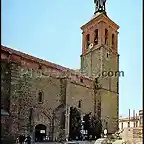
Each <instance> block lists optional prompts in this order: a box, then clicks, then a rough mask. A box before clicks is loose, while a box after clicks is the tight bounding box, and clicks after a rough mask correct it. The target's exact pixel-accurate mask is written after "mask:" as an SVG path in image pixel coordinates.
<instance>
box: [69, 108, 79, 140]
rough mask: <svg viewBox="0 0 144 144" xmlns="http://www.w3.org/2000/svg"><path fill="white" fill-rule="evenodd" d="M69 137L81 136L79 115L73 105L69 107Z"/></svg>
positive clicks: (72, 138)
mask: <svg viewBox="0 0 144 144" xmlns="http://www.w3.org/2000/svg"><path fill="white" fill-rule="evenodd" d="M69 137H70V139H71V140H76V137H78V139H80V137H81V115H80V112H79V111H78V110H77V108H75V107H71V108H70V132H69Z"/></svg>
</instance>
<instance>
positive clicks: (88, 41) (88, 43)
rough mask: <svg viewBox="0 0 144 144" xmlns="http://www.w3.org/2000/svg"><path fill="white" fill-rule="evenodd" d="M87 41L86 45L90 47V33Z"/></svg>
mask: <svg viewBox="0 0 144 144" xmlns="http://www.w3.org/2000/svg"><path fill="white" fill-rule="evenodd" d="M86 42H87V45H86V47H87V48H88V46H89V45H90V34H87V35H86Z"/></svg>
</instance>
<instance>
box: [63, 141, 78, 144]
mask: <svg viewBox="0 0 144 144" xmlns="http://www.w3.org/2000/svg"><path fill="white" fill-rule="evenodd" d="M64 144H79V143H78V142H76V141H68V142H65V143H64Z"/></svg>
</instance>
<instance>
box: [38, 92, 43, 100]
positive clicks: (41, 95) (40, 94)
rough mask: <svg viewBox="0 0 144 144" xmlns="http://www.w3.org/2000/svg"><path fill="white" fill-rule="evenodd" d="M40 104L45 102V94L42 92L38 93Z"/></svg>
mask: <svg viewBox="0 0 144 144" xmlns="http://www.w3.org/2000/svg"><path fill="white" fill-rule="evenodd" d="M38 102H39V103H42V102H43V92H42V91H40V92H39V93H38Z"/></svg>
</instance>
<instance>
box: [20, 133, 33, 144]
mask: <svg viewBox="0 0 144 144" xmlns="http://www.w3.org/2000/svg"><path fill="white" fill-rule="evenodd" d="M18 143H19V144H31V137H30V136H27V137H26V136H24V135H20V136H19V137H18Z"/></svg>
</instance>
